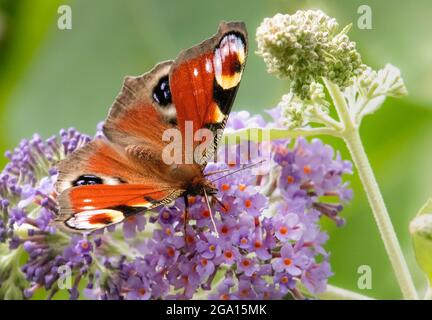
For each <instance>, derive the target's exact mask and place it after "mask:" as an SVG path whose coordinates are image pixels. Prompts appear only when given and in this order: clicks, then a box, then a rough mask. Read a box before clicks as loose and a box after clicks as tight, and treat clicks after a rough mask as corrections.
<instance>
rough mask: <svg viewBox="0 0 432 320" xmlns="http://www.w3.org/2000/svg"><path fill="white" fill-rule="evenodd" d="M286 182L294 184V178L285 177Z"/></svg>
mask: <svg viewBox="0 0 432 320" xmlns="http://www.w3.org/2000/svg"><path fill="white" fill-rule="evenodd" d="M287 182H288V183H289V184H291V183H294V182H295V178H294V177H293V176H288V177H287Z"/></svg>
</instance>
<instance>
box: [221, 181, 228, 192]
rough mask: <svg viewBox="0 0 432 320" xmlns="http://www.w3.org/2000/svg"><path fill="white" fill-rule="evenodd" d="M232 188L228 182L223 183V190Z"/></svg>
mask: <svg viewBox="0 0 432 320" xmlns="http://www.w3.org/2000/svg"><path fill="white" fill-rule="evenodd" d="M229 188H230V185H229V184H227V183H224V184H222V186H221V189H222V191H228V190H229Z"/></svg>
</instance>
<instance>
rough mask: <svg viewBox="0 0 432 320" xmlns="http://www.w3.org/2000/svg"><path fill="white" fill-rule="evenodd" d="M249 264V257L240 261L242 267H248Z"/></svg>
mask: <svg viewBox="0 0 432 320" xmlns="http://www.w3.org/2000/svg"><path fill="white" fill-rule="evenodd" d="M250 264H251V262H250V260H249V259H243V261H242V265H243V266H244V267H249V266H250Z"/></svg>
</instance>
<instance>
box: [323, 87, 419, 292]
mask: <svg viewBox="0 0 432 320" xmlns="http://www.w3.org/2000/svg"><path fill="white" fill-rule="evenodd" d="M324 81H325V84H326V86H327V88H328V90H329V93H330V95H331V97H332V99H333V102H334V105H335V108H336V110H337V112H338V115H339V117H340V119H341V121H342V123H343V124H344V125H345V128H344V131H343V133H342V137H343V139H344V140H345V142H346V144H347V147H348V149H349V151H350V153H351V157H352V159H353V161H354V164H355V166H356V168H357V172H358V174H359V176H360V180H361V182H362V184H363V188H364V190H365V192H366V195H367V198H368V200H369V204H370V206H371V208H372V213H373V215H374V218H375V221H376V223H377V225H378V229H379V231H380V234H381V238H382V240H383V242H384V247H385V249H386V251H387V254H388V256H389V258H390V262H391V264H392V267H393V270H394V272H395V276H396V279H397V281H398V283H399V286H400V288H401V291H402V294H403V296H404V298H405V299H418V295H417V292H416V290H415V287H414V284H413V281H412V278H411V274H410V272H409V269H408V265H407V263H406V261H405V258H404V256H403V254H402V250H401V247H400V244H399V241H398V239H397V236H396V233H395V230H394V228H393V225H392V222H391V219H390V216H389V214H388V212H387V208H386V205H385V203H384V200H383V197H382V195H381V192H380V189H379V187H378V183H377V181H376V179H375V175H374V173H373V170H372V167H371V165H370V163H369V160H368V157H367V155H366V152H365V150H364V148H363V144H362V141H361V138H360V134H359V130H358V127H357V126H356V125H354V123H353V121H352V120H351V117H350V115H349V111H348V106H347V104H346V101H345V98H344V97H343V95H342V92H341V91H340V89H339V87H338V86H337V85H335V84H333V83H331V82H330V81H328V80H324Z"/></svg>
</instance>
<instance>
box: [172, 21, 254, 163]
mask: <svg viewBox="0 0 432 320" xmlns="http://www.w3.org/2000/svg"><path fill="white" fill-rule="evenodd" d="M246 57H247V32H246V27H245V25H244V23H242V22H228V23H226V22H222V23H221V24H220V26H219V30H218V32H217V34H216V35H215V36H213V37H212V38H210V39H208V40H206V41H204V42H202V43H201V44H200V45H198V46H195V47H193V48H191V49H188V50H185V51H183V52H181V53H180V54H179V56H178V57H177V59H176V60H175V61H174V63H173V65H172V67H171V71H170V88H171V93H172V100H173V103H174V105H175V107H176V110H177V123H178V126H179V128H180V130H181V132H182V134H183V137H186V138H187V132H186V131H187V129H186V127H187V125H186V123H187V122H188V121H189V123H190V124H192V126H193V128H192V132H193V133H195V132H196V131H197V130H199V129H202V128H207V129H210V130H211V131H212V133H213V137H214V140H213V141H212V143H211V144H210V145H209V148H208V149H207V150H206V154H203V157H202V158H201V159H195V160H196V162H198V164H200V165H202V166H204V165H205V164H206V162H207V160H208V159H209V157H211V155H212V154H213V152H214V151H215V149H216V147H217V143H218V141H219V139H220V137H221V134H222V130H223V128H224V127H225V124H226V120H227V119H228V114H229V112H230V110H231V107H232V104H233V102H234V99H235V96H236V93H237V90H238V87H239V84H240V80H241V77H242V74H243V69H244V66H245V63H246ZM189 138H190V137H189ZM197 142H198V143H199V142H200V141H197Z"/></svg>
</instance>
